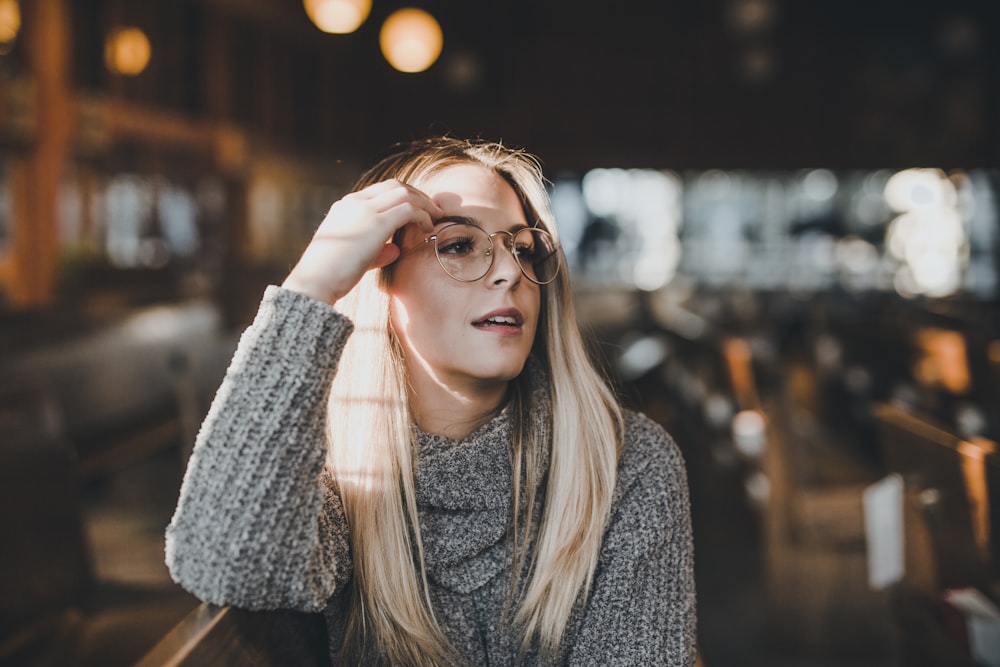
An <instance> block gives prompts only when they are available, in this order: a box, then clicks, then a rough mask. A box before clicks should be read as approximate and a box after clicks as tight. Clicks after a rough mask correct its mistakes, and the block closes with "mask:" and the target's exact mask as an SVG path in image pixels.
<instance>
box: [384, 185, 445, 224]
mask: <svg viewBox="0 0 1000 667" xmlns="http://www.w3.org/2000/svg"><path fill="white" fill-rule="evenodd" d="M396 184H397V187H393V188H387V189H385V190H381V191H378V192H377V193H375V195H374V196H373V197H372V198H371V200H370V204H371V205H372V206H374V207H375V209H376V210H377V211H379V212H384V211H388V210H389V209H391V208H394V207H396V206H399V205H400V204H405V203H410V204H413V205H414V206H416V207H417V208H421V209H423V210H425V211H427V214H428V215H429V216H430V217H431V218H432V219H435V220H436V219H437V218H440V217H441V216H442V215H444V211H442V210H441V207H440V206H438V205H437V203H436V202H435V201H434V200H433V199H431V198H430V197H429V196H428V195H427V194H426V193H424V192H423V191H422V190H418V189H417V188H415V187H413V186H412V185H407V184H406V183H398V182H396Z"/></svg>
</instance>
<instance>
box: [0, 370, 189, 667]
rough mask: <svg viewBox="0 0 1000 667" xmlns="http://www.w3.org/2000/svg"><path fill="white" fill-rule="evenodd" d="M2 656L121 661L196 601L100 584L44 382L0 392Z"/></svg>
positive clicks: (169, 592)
mask: <svg viewBox="0 0 1000 667" xmlns="http://www.w3.org/2000/svg"><path fill="white" fill-rule="evenodd" d="M0 540H2V543H3V548H2V549H0V590H2V591H3V593H2V594H0V664H17V665H32V666H35V665H37V666H44V665H78V666H85V665H102V666H104V667H110V666H113V665H127V664H130V663H131V662H132V661H134V660H135V659H136V658H138V657H139V656H141V655H142V653H143V652H144V651H145V650H147V649H148V648H149V647H150V646H152V645H153V644H154V643H155V641H156V639H157V638H158V637H159V636H160V635H162V633H163V628H167V627H170V625H171V624H172V623H174V622H176V620H177V619H179V618H181V617H182V616H183V615H184V613H185V612H187V611H188V610H190V609H191V608H192V607H193V606H194V605H195V604H196V601H195V600H194V598H193V597H191V596H189V595H187V594H185V593H183V592H181V591H180V590H179V589H163V588H156V589H141V588H130V587H125V586H112V585H110V584H107V583H103V582H99V581H97V580H96V579H95V577H94V576H93V573H92V570H91V567H90V556H89V550H88V545H87V542H86V539H85V536H84V530H83V522H82V516H81V507H80V496H79V488H78V471H77V466H76V458H75V453H74V450H73V448H72V447H71V446H70V445H69V443H68V442H67V441H66V439H65V438H64V437H63V435H62V430H61V425H60V417H59V413H58V410H57V409H56V407H55V402H54V401H53V399H52V398H51V395H50V394H49V392H48V391H46V390H45V389H44V388H42V387H38V386H34V387H19V388H16V389H5V390H0Z"/></svg>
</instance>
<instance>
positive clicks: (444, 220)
mask: <svg viewBox="0 0 1000 667" xmlns="http://www.w3.org/2000/svg"><path fill="white" fill-rule="evenodd" d="M449 223H458V224H460V225H472V226H474V227H479V228H480V229H482V228H483V225H482V223H480V222H479V221H478V220H476V219H475V218H470V217H468V216H465V215H445V216H442V217H440V218H438V219H437V220H435V221H434V226H435V227H438V226H440V225H446V224H449ZM529 227H531V225H529V224H527V223H522V222H519V223H515V224H513V225H511V226H510V227H508V228H507V231H508V232H510V231H513V230H515V229H516V230H518V231H520V230H522V229H527V228H529Z"/></svg>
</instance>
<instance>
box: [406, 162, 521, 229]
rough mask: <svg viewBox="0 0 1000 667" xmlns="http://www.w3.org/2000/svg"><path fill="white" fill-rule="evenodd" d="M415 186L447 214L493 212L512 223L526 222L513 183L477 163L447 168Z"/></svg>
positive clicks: (454, 165)
mask: <svg viewBox="0 0 1000 667" xmlns="http://www.w3.org/2000/svg"><path fill="white" fill-rule="evenodd" d="M415 185H416V187H418V188H420V189H421V190H423V191H424V192H425V193H426V194H427V195H428V196H429V197H430V198H431V199H433V200H434V202H435V203H436V204H437V205H438V206H440V207H441V208H442V209H443V210H444V211H445V213H446V214H448V215H457V214H462V215H470V214H474V213H478V214H479V215H482V214H485V213H488V212H490V211H493V212H496V213H499V214H502V215H503V216H504V217H505V218H513V220H511V222H520V221H523V220H524V211H523V210H522V208H521V200H520V199H519V198H518V196H517V193H516V192H514V188H512V187H511V185H510V183H508V182H507V181H506V180H505V179H504V178H503V177H502V176H501V175H500V174H497V173H496V172H494V171H490V170H489V169H486V168H485V167H482V166H480V165H478V164H471V163H459V164H453V165H448V166H447V167H443V168H441V169H439V170H437V171H434V172H433V173H431V174H428V175H426V176H424V177H422V178H420V179H419V181H418V182H417V183H415ZM474 217H475V216H474Z"/></svg>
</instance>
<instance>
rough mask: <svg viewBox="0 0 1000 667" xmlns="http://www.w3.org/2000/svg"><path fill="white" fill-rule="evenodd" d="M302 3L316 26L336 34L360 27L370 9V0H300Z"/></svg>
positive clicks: (352, 30)
mask: <svg viewBox="0 0 1000 667" xmlns="http://www.w3.org/2000/svg"><path fill="white" fill-rule="evenodd" d="M302 4H303V5H304V6H305V8H306V14H308V15H309V20H311V21H312V22H313V23H314V24H315V25H316V27H317V28H319V29H320V30H322V31H323V32H328V33H333V34H338V35H343V34H346V33H349V32H354V31H355V30H357V29H358V28H360V27H361V24H362V23H364V22H365V19H367V18H368V12H370V11H371V9H372V3H371V0H302Z"/></svg>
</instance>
